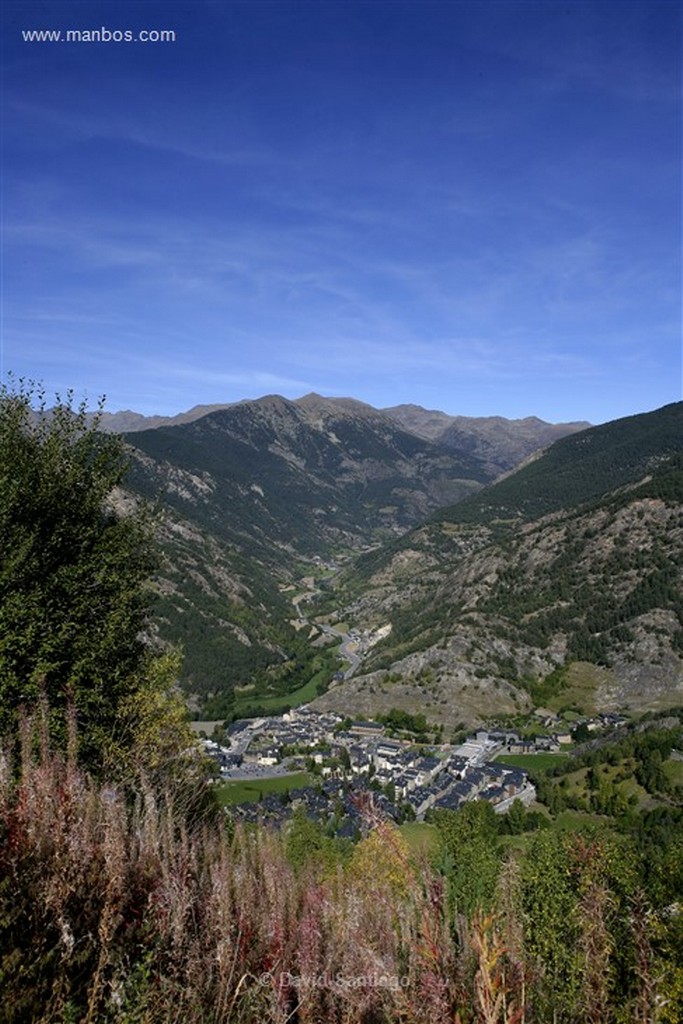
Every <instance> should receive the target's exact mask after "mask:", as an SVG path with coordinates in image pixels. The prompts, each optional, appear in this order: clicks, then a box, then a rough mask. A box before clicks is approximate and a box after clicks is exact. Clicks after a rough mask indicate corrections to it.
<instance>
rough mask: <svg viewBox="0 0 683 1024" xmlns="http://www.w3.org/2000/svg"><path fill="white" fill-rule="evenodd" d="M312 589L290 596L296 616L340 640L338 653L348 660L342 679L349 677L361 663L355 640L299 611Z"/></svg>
mask: <svg viewBox="0 0 683 1024" xmlns="http://www.w3.org/2000/svg"><path fill="white" fill-rule="evenodd" d="M313 593H314V592H312V591H309V592H308V593H306V594H300V595H299V596H298V597H293V598H292V604H293V606H294V610H295V611H296V617H297V618H298V619H301V621H302V622H305V623H306V624H307V625H308V626H313V627H314V628H315V629H319V630H320V631H321V633H326V634H327V636H333V637H335V639H337V640H340V641H341V643H340V645H339V653H340V654H341V656H342V657H343V658H345V659H346V661H348V662H349V667H348V668H347V669H346V671H345V672H344V679H350V678H351V676H352V675H353V674H354V672H355V671H356V669H357V668H358V666H359V665H360V663H361V657H360V655H359V654H358V653H357V650H358V644H357V642H356V641H355V640H352V639H351V637H350V636H349V634H348V633H340V632H339V630H338V629H334V627H333V626H327V625H325V624H323V623H322V622H311V620H310V619H308V618H307V617H306V616H305V615H304V614H303V612H302V611H301V602H302V601H303V600H304V599H305V598H308V597H313Z"/></svg>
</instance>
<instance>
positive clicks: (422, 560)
mask: <svg viewBox="0 0 683 1024" xmlns="http://www.w3.org/2000/svg"><path fill="white" fill-rule="evenodd" d="M682 449H683V404H680V403H679V404H677V405H673V406H666V407H665V408H663V409H661V410H658V411H657V412H654V413H649V414H645V415H643V416H636V417H629V418H628V419H625V420H620V421H617V422H615V423H611V424H606V425H605V426H602V427H595V428H591V429H590V430H588V431H585V432H584V433H582V434H578V435H575V436H573V437H568V438H564V439H563V440H561V441H559V442H557V443H556V444H555V445H554V446H553V447H552V448H550V449H549V450H548V451H547V452H546V453H545V454H543V455H542V456H541V457H539V458H538V459H537V460H535V461H533V462H532V463H530V464H528V465H526V466H524V467H523V468H521V469H520V470H518V471H517V472H516V473H513V474H511V475H510V476H509V477H507V478H506V479H504V480H502V481H499V482H498V483H495V484H493V485H491V486H489V487H487V488H486V489H485V490H483V491H481V492H480V493H479V494H477V495H475V496H474V497H473V498H470V499H467V500H466V501H464V502H462V503H461V504H460V505H458V506H455V507H453V508H450V509H447V510H442V511H441V512H439V513H437V514H436V515H435V516H434V517H433V518H432V519H431V520H430V522H429V523H428V524H426V525H424V526H422V527H420V528H418V529H417V530H415V531H412V532H411V533H410V534H408V535H406V536H405V537H403V538H401V539H400V540H399V541H397V542H395V543H393V544H392V545H390V546H388V547H387V548H385V549H382V550H380V551H377V552H373V553H371V554H368V555H366V556H364V557H363V558H361V559H360V560H359V561H358V562H357V563H356V565H355V566H354V567H353V568H352V569H350V570H349V571H348V572H347V574H346V575H345V577H344V579H343V580H342V583H341V589H340V592H339V595H338V597H339V601H340V603H341V604H342V605H343V606H344V610H343V616H344V618H345V619H347V620H348V621H351V622H353V623H363V624H367V625H370V626H376V625H386V624H388V623H390V624H391V626H392V629H391V633H390V634H389V636H388V637H387V638H386V639H385V640H384V641H383V642H382V643H381V644H379V645H377V646H376V647H375V648H374V649H373V651H372V652H371V653H370V654H369V655H368V657H367V659H366V663H365V670H364V674H363V675H362V676H357V677H355V678H354V679H352V680H350V681H348V682H346V683H344V684H342V685H340V686H339V687H337V688H335V689H334V690H333V691H331V692H330V693H329V694H327V695H326V696H325V697H323V698H321V701H320V704H321V706H323V707H338V708H341V709H342V710H344V709H347V708H351V707H354V708H356V709H357V710H358V711H362V712H363V713H366V714H370V713H372V712H373V711H374V710H378V711H385V710H388V708H390V707H393V706H395V707H401V708H404V709H405V710H411V711H414V710H415V709H416V708H418V707H419V709H420V710H422V711H424V712H425V713H426V714H427V715H428V717H431V718H432V719H433V720H435V721H446V722H449V723H450V724H452V725H456V724H458V723H459V722H463V721H464V722H468V721H475V720H477V718H481V717H482V716H486V715H487V714H493V713H509V714H513V713H514V712H515V711H516V710H518V709H521V708H525V707H529V706H530V705H531V704H532V703H533V701H534V700H538V699H539V697H541V696H543V697H544V699H546V698H547V697H550V696H552V695H553V694H555V693H557V692H558V691H559V690H561V689H564V690H565V691H566V696H567V700H568V701H569V702H570V703H571V700H572V699H573V698H574V697H575V694H574V693H573V691H572V688H571V685H570V684H571V682H572V680H573V679H576V678H578V676H577V671H578V670H577V669H575V668H574V667H570V666H575V665H579V664H583V665H586V666H587V669H585V670H583V671H582V672H581V673H579V674H580V675H581V678H582V680H583V681H584V685H583V690H582V697H583V699H588V700H589V701H590V702H591V703H592V704H594V705H595V706H598V707H601V708H605V709H607V708H616V707H621V706H629V707H648V706H656V705H658V704H662V705H666V704H667V702H669V703H676V702H680V700H681V697H682V696H683V671H682V662H681V654H682V653H683V600H682V591H683V587H682V566H683V522H682V518H681V507H682V504H683V469H682V462H681V459H682V456H681V450H682ZM565 667H566V668H565ZM558 668H559V669H561V670H562V671H560V672H559V673H558V672H557V669H558ZM586 673H587V675H586ZM548 677H550V681H549V682H548V683H547V685H545V686H544V684H543V680H544V679H547V678H548ZM586 679H588V683H587V685H586Z"/></svg>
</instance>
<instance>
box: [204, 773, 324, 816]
mask: <svg viewBox="0 0 683 1024" xmlns="http://www.w3.org/2000/svg"><path fill="white" fill-rule="evenodd" d="M312 782H313V776H312V775H309V773H308V772H294V773H293V774H291V775H277V776H275V777H273V778H271V779H242V780H239V781H237V782H222V783H221V784H220V785H219V786H216V794H217V796H218V801H219V803H220V804H221V805H222V806H224V807H225V806H229V805H230V804H253V803H257V802H258V800H260V799H261V797H262V796H267V795H268V794H269V793H288V792H289V790H290V789H300V788H301V787H302V786H310V785H311V783H312Z"/></svg>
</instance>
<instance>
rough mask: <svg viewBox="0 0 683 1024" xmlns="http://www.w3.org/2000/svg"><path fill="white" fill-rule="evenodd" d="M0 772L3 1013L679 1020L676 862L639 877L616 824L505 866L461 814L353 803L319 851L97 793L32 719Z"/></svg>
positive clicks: (14, 1016) (173, 800)
mask: <svg viewBox="0 0 683 1024" xmlns="http://www.w3.org/2000/svg"><path fill="white" fill-rule="evenodd" d="M41 735H42V740H41V739H40V737H41ZM1 764H2V771H1V773H0V821H2V823H3V824H2V826H1V827H0V877H1V878H2V884H1V885H0V950H1V952H0V1005H2V1007H3V1020H4V1021H6V1022H7V1024H20V1022H22V1024H23V1022H29V1021H30V1022H33V1021H44V1022H64V1024H66V1022H72V1021H79V1022H80V1021H82V1022H98V1024H99V1022H107V1021H112V1022H113V1021H116V1022H167V1021H168V1022H171V1021H183V1022H189V1024H192V1022H197V1024H199V1022H201V1024H207V1022H216V1024H218V1022H228V1021H231V1022H232V1021H242V1022H245V1024H247V1022H254V1024H256V1022H258V1024H266V1022H278V1024H285V1022H286V1021H289V1020H297V1021H300V1022H311V1024H312V1022H319V1021H325V1022H330V1024H332V1022H337V1021H338V1022H340V1024H341V1022H344V1024H352V1022H354V1024H355V1022H359V1024H360V1022H366V1024H369V1022H374V1024H383V1022H386V1024H390V1022H392V1024H393V1022H398V1021H401V1022H415V1024H417V1022H420V1024H421V1022H423V1021H425V1020H429V1021H430V1022H435V1024H438V1022H442V1021H443V1022H446V1021H448V1022H453V1021H459V1022H460V1024H466V1022H471V1024H474V1022H486V1024H494V1022H505V1024H513V1022H521V1021H529V1022H531V1021H557V1022H577V1024H578V1022H581V1024H584V1022H587V1021H591V1022H595V1024H598V1022H608V1021H610V1022H615V1024H617V1022H619V1021H633V1020H639V1021H643V1022H645V1021H655V1020H657V1021H662V1022H671V1024H673V1022H674V1021H679V1020H680V1019H681V1013H683V963H682V962H681V949H683V942H682V941H681V940H682V939H683V918H682V916H681V913H680V908H679V907H678V906H677V905H675V904H672V903H671V899H672V892H671V885H675V884H677V883H678V882H680V869H681V865H680V863H679V864H678V872H679V874H678V879H676V877H675V873H674V874H672V873H671V868H672V866H674V862H673V860H672V861H671V863H670V864H669V870H668V872H667V873H666V874H665V875H663V876H660V877H659V879H658V886H659V888H658V887H657V886H650V885H649V882H648V878H647V874H646V873H644V872H643V870H642V860H641V857H640V853H639V850H638V848H637V845H636V844H635V843H634V842H633V841H632V840H631V839H629V837H627V836H618V835H617V834H615V833H614V832H610V831H602V832H601V831H599V830H598V831H595V830H594V831H593V832H592V833H590V834H584V835H578V834H576V833H567V834H565V835H562V834H561V833H559V832H557V831H555V830H550V829H543V830H540V831H538V832H537V833H536V834H535V835H533V836H531V837H529V840H528V844H527V846H526V849H525V851H524V853H523V854H522V855H520V854H519V852H518V851H517V852H516V851H511V852H510V853H509V854H508V855H507V857H505V856H504V855H503V854H502V852H501V848H500V846H499V844H498V841H497V823H496V821H495V820H494V819H495V815H493V813H492V811H491V809H490V807H489V806H488V805H486V804H471V805H468V807H467V808H466V809H465V811H462V812H459V813H457V814H453V813H450V812H441V813H440V814H439V815H437V816H436V818H435V823H434V824H435V827H436V829H437V830H438V833H439V836H440V840H439V842H438V843H430V844H429V845H430V846H431V851H430V850H429V849H425V848H424V847H416V848H415V849H414V850H413V851H411V848H410V846H409V845H408V844H407V843H406V840H405V839H404V838H403V837H402V835H401V834H400V832H399V831H398V830H397V829H395V828H394V827H393V826H390V825H389V824H387V823H386V822H383V821H381V820H379V819H378V818H377V817H376V816H375V815H374V812H373V810H372V807H371V806H368V807H367V808H366V823H367V828H366V835H365V838H363V839H362V840H361V841H360V842H359V843H357V844H356V845H355V846H349V845H346V846H345V847H344V848H343V850H342V848H341V847H340V848H339V850H335V846H334V843H333V841H332V840H330V839H324V838H322V837H321V836H320V833H319V830H318V829H317V827H316V826H315V825H314V824H313V823H311V822H307V821H306V820H305V819H295V821H294V822H293V823H292V825H291V826H290V829H289V831H288V832H286V833H285V834H282V835H280V834H277V833H274V832H270V831H267V830H265V829H253V830H250V829H241V828H238V827H236V828H235V827H232V826H231V825H230V824H229V822H227V823H226V819H225V818H224V816H223V815H222V814H216V813H214V814H207V812H206V810H205V811H204V812H203V813H199V811H198V808H197V806H196V805H194V806H192V805H188V803H187V802H186V801H183V800H179V799H178V798H177V796H176V797H174V795H173V794H172V793H160V792H159V791H155V790H154V789H152V787H150V786H149V785H148V784H146V783H145V782H144V780H141V781H140V783H139V784H138V785H136V786H132V787H129V788H128V792H127V793H126V792H125V791H124V790H123V789H120V788H117V787H114V786H112V785H110V784H107V783H104V784H103V783H97V782H95V781H93V779H92V778H90V777H89V776H88V775H87V774H85V773H84V772H83V771H82V770H81V769H79V767H78V766H77V765H76V763H75V761H74V760H73V759H72V758H70V757H68V756H67V757H65V756H63V755H61V754H58V753H54V752H52V751H51V750H50V747H49V744H48V741H47V734H46V731H45V730H44V729H43V728H42V727H39V728H38V729H35V728H32V727H31V725H30V723H25V724H24V726H23V730H22V744H21V751H17V750H14V751H10V750H8V749H6V750H5V752H4V754H3V757H2V762H1ZM660 825H661V826H662V827H668V829H669V839H670V840H674V845H673V846H671V847H670V849H671V851H672V852H673V851H674V850H675V837H676V836H677V837H678V838H679V839H680V836H681V823H680V820H679V822H678V824H677V825H676V824H675V823H674V822H673V820H669V822H668V826H667V825H666V823H660ZM662 837H663V833H660V838H662ZM677 855H678V861H679V862H680V860H681V850H680V846H679V847H678V851H677ZM430 857H431V860H430V859H429V858H430ZM667 880H668V881H667ZM662 885H663V886H664V887H663V888H662ZM679 893H680V890H679Z"/></svg>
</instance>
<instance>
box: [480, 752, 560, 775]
mask: <svg viewBox="0 0 683 1024" xmlns="http://www.w3.org/2000/svg"><path fill="white" fill-rule="evenodd" d="M567 757H568V755H567V754H500V755H499V756H498V757H497V759H496V760H498V761H502V762H503V764H509V765H510V767H511V768H525V769H527V770H528V771H535V772H545V771H548V769H549V768H555V766H556V765H558V764H565V763H566V761H567Z"/></svg>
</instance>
